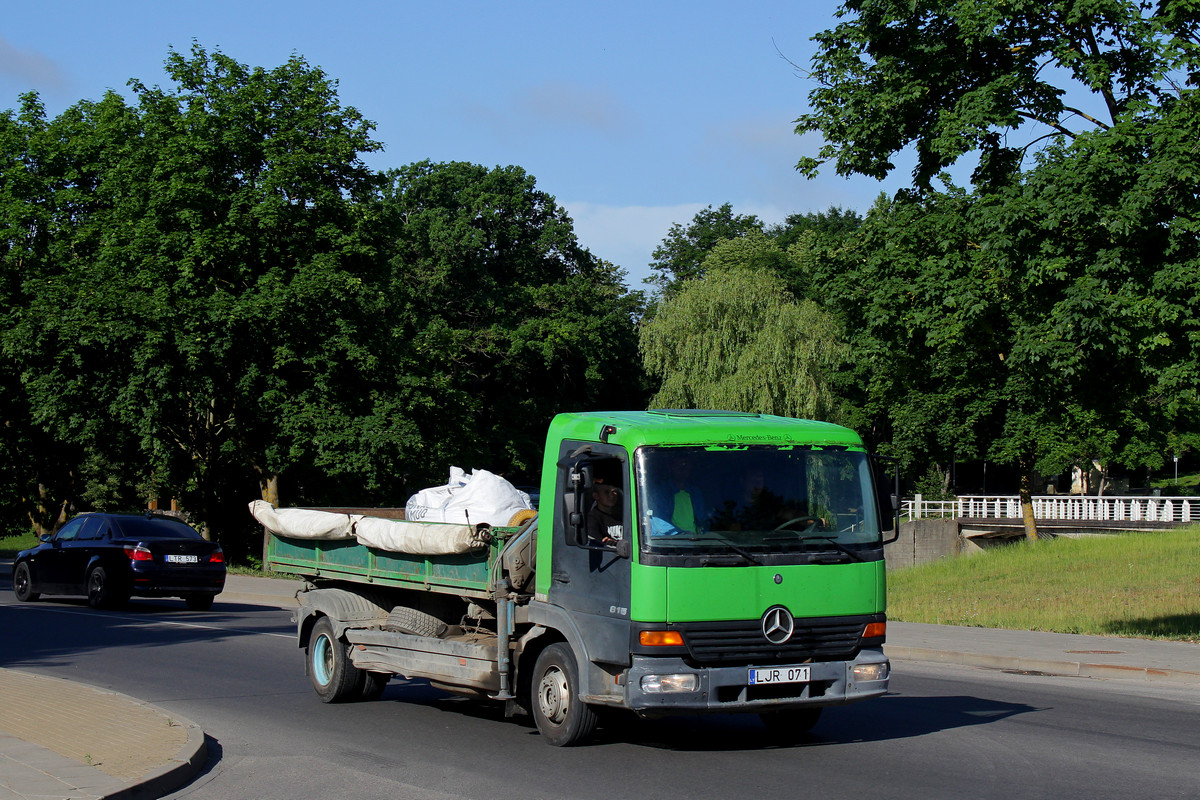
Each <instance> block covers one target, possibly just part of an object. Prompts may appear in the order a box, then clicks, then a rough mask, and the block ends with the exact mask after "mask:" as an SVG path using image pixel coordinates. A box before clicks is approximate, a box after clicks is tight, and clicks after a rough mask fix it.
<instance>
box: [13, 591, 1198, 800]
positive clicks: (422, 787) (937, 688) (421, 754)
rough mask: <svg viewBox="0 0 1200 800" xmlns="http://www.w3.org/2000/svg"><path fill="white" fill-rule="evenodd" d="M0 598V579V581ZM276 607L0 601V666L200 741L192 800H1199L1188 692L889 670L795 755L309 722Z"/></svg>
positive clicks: (654, 738)
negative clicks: (64, 683)
mask: <svg viewBox="0 0 1200 800" xmlns="http://www.w3.org/2000/svg"><path fill="white" fill-rule="evenodd" d="M5 583H6V582H5ZM289 616H290V615H289V612H287V611H281V610H278V609H274V608H267V607H260V606H250V605H237V604H231V603H223V602H222V601H221V600H220V599H218V602H217V605H216V606H215V607H214V609H213V611H211V612H189V611H187V610H185V608H184V606H183V603H182V602H181V601H175V600H163V601H147V600H135V601H133V602H132V603H131V604H130V606H129V608H128V609H125V610H122V611H105V612H99V611H93V610H91V609H89V608H87V607H86V605H84V604H83V603H82V602H78V601H69V600H51V601H43V602H39V603H33V604H17V603H16V602H15V600H14V599H13V597H12V595H11V593H7V592H6V593H4V594H3V596H0V637H2V642H0V666H4V667H11V668H15V669H22V670H26V671H30V672H36V673H41V674H46V675H52V676H55V677H60V678H68V679H72V680H78V681H83V682H85V683H89V684H92V685H96V686H101V687H104V688H109V689H113V690H116V691H119V692H122V693H125V694H129V695H132V696H134V697H138V698H140V699H142V700H146V701H148V702H150V703H153V704H154V705H157V706H159V707H161V708H164V709H167V710H168V711H170V710H176V711H178V713H179V714H181V715H183V716H185V717H187V718H189V719H192V720H194V721H196V722H198V723H199V724H200V725H201V726H202V727H203V728H204V729H205V731H206V732H207V733H208V734H209V735H210V736H211V737H212V741H211V742H210V750H211V751H212V752H213V753H214V754H215V758H214V760H213V762H212V763H211V764H210V767H209V769H208V771H206V772H205V773H204V774H203V775H202V776H201V777H200V778H198V779H197V780H196V781H195V782H194V783H193V784H192V785H190V786H189V787H187V788H185V789H183V790H181V791H179V792H177V793H176V794H174V795H171V797H172V798H187V799H188V800H227V799H228V798H234V797H240V798H260V799H261V800H273V799H274V798H279V800H304V799H305V798H327V797H337V798H342V799H344V800H355V799H356V798H364V799H365V798H372V800H374V798H381V797H388V798H391V799H392V800H405V799H406V798H472V799H473V800H474V799H478V800H485V798H486V799H487V800H491V798H494V797H497V796H515V797H521V798H529V799H534V798H581V799H583V798H604V800H614V798H644V799H645V800H654V799H655V798H679V797H688V798H710V797H711V798H718V797H719V798H723V799H727V798H731V797H732V798H746V799H747V800H768V799H769V798H789V800H791V799H792V798H796V797H799V796H806V797H824V798H850V797H862V796H883V797H887V798H889V800H893V799H894V798H913V799H914V800H916V798H920V800H931V799H933V798H955V800H959V799H960V798H964V797H970V798H1003V800H1012V798H1023V799H1029V798H1053V799H1054V800H1064V798H1089V800H1096V799H1098V798H1110V797H1111V798H1122V800H1126V799H1127V798H1129V797H1147V798H1148V797H1154V798H1169V797H1177V798H1200V773H1198V772H1197V771H1196V754H1197V753H1200V697H1197V696H1196V695H1197V693H1196V691H1195V687H1194V686H1169V685H1158V684H1152V683H1146V682H1135V681H1100V680H1089V679H1081V678H1050V677H1045V676H1038V675H1012V674H1006V673H1001V672H994V671H986V670H973V669H967V668H961V667H944V666H937V665H929V664H917V663H905V662H900V663H897V664H896V665H895V673H894V678H893V682H892V690H893V691H892V693H891V694H889V695H888V696H887V697H884V698H881V699H879V700H875V701H871V702H867V703H862V704H859V705H854V706H847V707H844V708H833V709H827V710H826V712H825V716H824V717H823V718H822V720H821V722H820V723H819V724H818V726H817V728H816V729H815V730H814V731H813V733H812V734H810V735H809V736H807V737H806V738H804V739H803V740H802V741H800V742H799V743H797V744H795V745H792V746H786V747H780V746H776V745H775V744H773V743H772V741H771V740H770V739H769V738H768V737H767V735H766V733H765V731H764V730H763V729H762V727H761V726H760V724H759V722H758V721H757V718H755V717H752V716H732V717H685V718H678V719H670V720H659V721H650V722H639V721H636V720H623V719H621V720H614V721H611V722H610V723H608V724H606V725H605V727H603V728H602V729H601V731H600V736H599V739H598V741H597V743H596V744H594V745H592V746H590V747H584V748H569V749H558V748H551V747H548V746H546V745H545V744H544V743H543V742H542V741H540V738H539V736H538V735H537V733H536V730H535V729H533V728H532V727H531V726H530V725H528V724H522V723H519V722H514V721H511V720H504V719H503V718H502V715H501V714H500V712H499V710H498V709H497V708H493V707H492V706H490V705H488V704H482V703H479V702H474V701H468V700H463V699H460V698H456V697H453V696H451V695H447V694H444V693H442V692H440V691H437V690H434V689H432V688H430V687H429V686H428V685H427V684H425V683H424V682H421V681H414V682H408V681H403V680H399V679H397V680H394V681H393V682H392V683H391V684H389V686H388V689H387V691H386V692H385V694H384V696H383V698H382V699H381V700H379V701H376V702H373V703H361V704H349V705H324V704H322V703H320V702H319V701H318V699H317V697H316V695H315V694H314V693H313V691H312V690H311V688H310V687H309V684H308V681H307V678H306V677H305V675H304V668H303V660H302V658H301V654H300V652H299V651H298V649H297V648H296V646H295V643H294V639H293V633H292V631H293V628H292V625H291V623H290V621H289Z"/></svg>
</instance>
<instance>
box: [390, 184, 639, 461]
mask: <svg viewBox="0 0 1200 800" xmlns="http://www.w3.org/2000/svg"><path fill="white" fill-rule="evenodd" d="M389 181H390V184H389V186H388V187H387V189H386V191H385V194H384V198H383V208H384V212H383V213H384V217H385V219H386V221H387V222H386V228H385V229H386V231H387V232H388V235H389V236H390V239H389V241H388V242H387V243H386V244H384V245H381V247H382V248H383V249H385V250H386V251H387V252H389V253H391V254H392V258H391V265H392V273H391V274H392V277H391V281H392V283H391V286H390V287H389V291H388V294H389V296H390V297H391V298H392V302H393V303H398V304H402V305H403V306H404V307H405V308H406V309H407V310H408V313H407V314H406V315H404V317H403V319H402V320H401V325H400V327H398V328H397V329H396V330H395V331H394V332H393V337H394V338H395V339H396V340H398V341H405V342H410V343H411V347H412V349H413V351H414V358H416V359H417V361H418V363H419V369H420V372H421V374H422V375H423V378H422V380H423V381H425V382H426V383H427V384H428V385H429V386H431V387H436V395H437V400H436V401H435V402H431V403H430V404H429V405H428V406H427V407H426V408H425V410H424V413H423V417H422V419H423V422H422V426H421V427H422V430H423V431H425V433H426V437H425V441H426V444H427V446H428V453H427V455H426V457H425V458H424V459H423V463H424V464H425V468H424V469H425V477H427V478H429V479H433V478H435V477H438V478H443V479H444V474H445V473H444V468H445V467H446V466H448V464H449V462H450V460H451V459H458V460H461V461H467V462H470V463H473V464H476V465H479V466H488V467H489V468H499V467H503V468H506V469H516V470H524V469H536V468H537V466H538V464H539V461H538V454H539V453H540V452H541V450H542V446H543V444H544V434H545V423H546V421H547V420H548V419H549V417H550V416H552V415H553V414H554V413H556V412H558V411H563V410H578V409H583V408H600V407H605V406H609V407H619V408H625V407H640V405H641V404H642V402H643V400H644V389H643V384H644V381H643V379H642V376H641V374H640V370H639V362H638V359H637V333H636V328H635V326H634V319H635V317H636V316H637V315H638V314H639V313H640V311H641V308H642V298H641V295H640V293H630V292H627V291H626V290H625V289H624V286H623V284H622V280H621V278H622V273H621V272H620V271H618V270H617V269H615V268H614V267H613V266H612V265H611V264H609V263H607V262H604V261H601V260H598V259H596V258H595V257H594V256H592V254H591V253H589V252H588V251H587V250H585V249H584V248H582V247H580V245H579V243H578V241H577V239H576V237H575V233H574V230H573V228H572V225H571V221H570V218H569V217H568V216H567V214H566V212H565V211H564V210H563V209H562V208H561V207H560V206H559V205H558V204H557V203H556V202H555V200H554V198H553V197H552V196H550V195H548V194H546V193H545V192H542V191H539V190H538V189H537V188H536V183H535V181H534V179H533V177H532V176H530V175H528V174H526V173H525V171H524V170H522V169H520V168H519V167H503V168H501V167H497V168H494V169H488V168H485V167H482V166H479V165H475V164H467V163H447V164H434V163H430V162H421V163H417V164H413V165H411V166H408V167H405V168H403V169H399V170H395V171H393V172H392V173H390V174H389ZM434 469H436V470H437V472H436V473H433V474H430V470H434Z"/></svg>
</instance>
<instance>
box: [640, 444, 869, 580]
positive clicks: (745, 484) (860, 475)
mask: <svg viewBox="0 0 1200 800" xmlns="http://www.w3.org/2000/svg"><path fill="white" fill-rule="evenodd" d="M636 480H637V483H638V486H637V488H638V498H639V507H638V524H639V527H640V532H641V536H640V537H639V541H640V542H641V547H642V552H643V553H647V554H656V555H661V556H678V557H681V558H684V559H686V562H681V563H687V564H691V563H692V560H695V559H698V560H695V565H696V566H709V565H713V566H715V565H720V564H722V563H724V562H723V561H714V560H713V558H712V557H714V556H733V557H734V558H735V559H736V561H735V560H734V559H726V560H728V561H729V562H730V563H731V564H732V563H737V562H740V563H760V562H764V556H766V557H772V556H783V557H791V558H793V559H794V560H796V561H804V562H810V563H844V562H845V561H848V560H853V561H865V560H873V559H874V558H876V557H879V556H878V555H870V554H869V553H870V551H878V550H879V548H880V547H881V527H882V526H881V524H880V517H879V511H878V508H877V507H876V506H877V502H876V492H875V488H874V483H873V481H872V477H871V464H870V459H869V458H868V456H867V454H866V453H865V452H862V451H860V450H854V449H850V448H847V447H845V446H832V447H819V446H799V445H752V446H741V447H731V446H721V447H712V446H675V447H654V446H646V447H641V448H639V449H638V450H637V453H636ZM771 562H774V558H770V559H769V561H768V562H766V563H771Z"/></svg>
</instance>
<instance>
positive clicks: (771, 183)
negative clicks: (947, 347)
mask: <svg viewBox="0 0 1200 800" xmlns="http://www.w3.org/2000/svg"><path fill="white" fill-rule="evenodd" d="M837 5H838V4H837V3H835V2H830V1H828V0H816V1H815V2H796V0H792V2H751V3H744V2H743V3H734V2H718V1H717V0H709V1H705V0H694V1H693V2H657V3H654V2H637V3H626V2H606V3H603V4H600V3H596V4H585V3H545V2H506V3H496V2H493V3H480V2H453V3H451V2H441V3H439V2H423V3H414V2H401V1H399V0H397V1H395V2H353V0H344V2H341V3H315V2H297V0H290V2H277V1H276V0H262V1H261V2H255V1H254V0H241V1H240V2H225V1H224V0H207V1H206V2H193V1H192V0H174V1H173V2H170V3H164V2H161V0H156V1H155V2H124V1H122V0H110V2H107V3H98V2H94V1H93V2H66V1H65V0H64V1H61V2H56V0H43V2H39V3H33V2H17V3H10V4H9V6H8V8H7V10H6V12H5V15H4V16H5V19H4V22H3V25H0V108H13V107H15V106H16V105H17V103H18V95H19V94H20V93H22V92H25V91H28V90H30V89H35V90H37V91H38V92H39V93H40V94H41V95H42V99H43V101H44V102H45V103H46V106H47V109H48V111H49V112H50V113H51V114H52V115H54V114H57V113H59V112H61V111H62V110H63V109H65V108H66V107H67V106H69V105H71V104H72V103H74V102H76V101H78V100H80V99H85V98H86V99H96V98H98V97H100V95H101V94H103V92H104V91H105V90H106V89H110V88H111V89H114V90H117V91H120V92H122V93H126V94H127V90H126V87H125V84H126V82H127V81H128V80H129V79H130V78H138V79H140V80H141V81H143V82H144V83H146V84H151V85H152V84H163V83H165V82H166V77H165V74H164V72H163V66H162V65H163V60H164V58H165V57H166V55H167V52H168V49H169V48H172V47H173V48H175V49H177V50H181V51H185V52H186V51H187V49H188V48H189V47H190V46H191V42H192V40H193V39H195V40H196V41H198V42H199V43H200V44H201V45H203V46H204V47H206V48H208V49H210V50H212V49H220V50H222V51H223V52H225V53H226V54H228V55H230V56H232V57H233V58H235V59H237V60H238V61H240V62H242V63H245V64H249V65H251V66H263V67H268V68H270V67H274V66H277V65H279V64H281V63H283V62H284V61H286V60H287V58H288V57H289V56H290V55H291V54H292V53H293V52H294V53H298V54H299V55H302V56H303V57H304V58H306V59H307V60H308V62H309V63H310V64H313V65H317V66H320V67H321V68H322V69H324V70H325V72H326V73H327V74H328V75H329V76H330V77H332V78H334V79H336V80H337V81H338V82H339V95H340V97H341V100H342V102H343V103H344V104H346V105H353V106H355V107H357V108H358V109H359V111H361V112H362V113H363V115H364V116H366V118H367V119H370V120H372V121H373V122H375V123H376V126H377V127H376V130H375V135H376V138H377V139H379V140H380V141H382V142H383V143H384V145H385V150H384V151H383V152H382V153H380V154H374V155H372V156H371V157H370V158H369V159H368V163H370V164H371V165H372V166H373V167H375V168H378V169H384V168H388V167H392V166H399V165H402V164H408V163H412V162H414V161H420V160H423V159H431V160H434V161H470V162H474V163H478V164H484V165H486V166H495V165H508V164H516V165H518V166H521V167H523V168H524V169H525V170H526V171H527V172H529V173H530V174H532V175H533V176H534V177H536V179H537V183H538V187H539V188H540V189H542V190H543V191H545V192H548V193H549V194H552V195H554V196H555V198H557V200H558V202H559V203H560V204H561V205H563V206H564V207H566V208H567V210H568V211H569V212H570V214H571V216H572V218H573V219H574V220H575V229H576V232H577V234H578V235H579V238H580V241H581V242H582V243H583V244H584V245H585V246H586V247H588V248H589V249H590V250H591V251H592V252H593V253H594V254H596V255H597V256H599V257H601V258H604V259H607V260H609V261H612V262H613V263H615V264H617V265H619V266H621V267H622V268H624V269H625V270H627V272H628V282H629V283H630V284H631V286H633V287H634V288H641V280H642V278H643V277H645V276H646V275H647V274H648V272H649V271H648V269H647V266H646V265H647V263H648V262H649V260H650V253H651V251H652V250H653V249H654V247H655V246H656V245H657V244H658V243H659V242H660V241H662V238H663V237H664V236H665V235H666V233H667V230H668V228H669V227H670V225H671V223H672V222H680V223H684V224H686V223H687V222H688V221H690V220H691V218H692V216H693V215H694V214H695V213H696V212H697V211H698V210H700V209H701V208H703V207H704V206H706V205H710V204H711V205H713V206H717V205H720V204H722V203H725V202H729V203H732V204H733V207H734V210H735V211H736V212H737V213H742V214H750V213H753V214H758V215H759V216H760V217H761V218H762V219H763V220H764V221H767V222H778V221H781V220H782V219H783V217H784V216H786V215H787V214H790V213H796V212H807V211H820V210H824V209H826V208H828V207H829V206H831V205H838V206H842V207H847V208H854V209H857V210H859V211H865V210H866V209H867V207H868V206H869V205H870V204H871V202H872V201H873V200H874V198H875V197H876V196H877V195H878V194H879V192H880V191H888V192H891V191H894V190H895V189H896V188H898V186H899V185H900V184H901V182H902V181H903V178H904V177H906V176H905V175H900V176H899V177H897V178H896V179H894V180H892V181H889V182H888V183H886V184H880V183H877V182H875V181H873V180H868V179H864V178H857V179H849V180H847V179H842V178H838V177H837V176H835V175H833V174H832V171H830V174H828V175H823V176H821V177H820V178H818V179H816V180H812V181H808V180H805V179H804V178H802V177H801V176H800V175H799V174H797V173H796V171H795V169H794V166H795V164H796V162H797V161H798V160H799V159H800V158H801V157H802V156H804V155H810V154H814V153H815V151H816V149H817V148H818V147H819V146H820V140H819V139H818V138H816V137H815V136H808V137H800V136H797V135H796V134H795V133H794V132H793V127H794V125H793V121H794V120H795V118H796V117H797V116H799V115H800V114H801V113H803V112H804V110H805V108H806V96H807V94H808V91H809V89H810V88H811V84H810V83H809V82H808V81H807V80H805V79H804V78H803V77H802V76H801V75H799V74H797V71H796V69H795V68H794V67H793V66H792V65H791V64H789V63H788V60H790V61H792V62H794V63H796V64H801V65H804V64H807V62H808V59H809V57H810V56H811V54H812V50H813V45H812V42H811V41H810V38H811V37H812V36H813V34H815V33H817V32H819V31H821V30H823V29H825V28H828V27H831V26H832V25H833V24H835V19H834V16H833V14H834V11H835V10H836V8H837ZM785 57H786V58H785Z"/></svg>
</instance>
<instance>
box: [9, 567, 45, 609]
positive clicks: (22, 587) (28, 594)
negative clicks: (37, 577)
mask: <svg viewBox="0 0 1200 800" xmlns="http://www.w3.org/2000/svg"><path fill="white" fill-rule="evenodd" d="M13 592H14V593H15V594H16V595H17V599H18V600H20V601H21V602H22V603H32V602H33V601H34V600H37V599H38V598H39V597H41V594H39V593H38V592H35V591H34V590H33V576H32V574H31V573H30V571H29V563H28V562H26V561H22V562H21V563H20V564H17V569H16V572H14V573H13Z"/></svg>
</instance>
